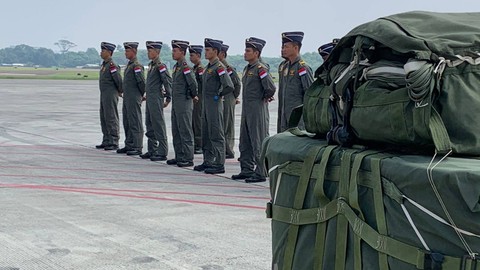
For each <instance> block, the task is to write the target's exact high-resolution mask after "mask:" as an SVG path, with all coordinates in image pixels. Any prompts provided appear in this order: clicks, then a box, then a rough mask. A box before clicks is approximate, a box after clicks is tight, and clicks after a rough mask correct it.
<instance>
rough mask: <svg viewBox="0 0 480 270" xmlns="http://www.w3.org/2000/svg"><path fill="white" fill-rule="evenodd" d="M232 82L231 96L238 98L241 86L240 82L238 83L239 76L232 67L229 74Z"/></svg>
mask: <svg viewBox="0 0 480 270" xmlns="http://www.w3.org/2000/svg"><path fill="white" fill-rule="evenodd" d="M230 78H231V79H232V83H233V96H235V98H238V97H239V96H240V89H241V88H242V84H241V83H240V77H238V73H237V71H236V70H235V69H233V68H232V75H230Z"/></svg>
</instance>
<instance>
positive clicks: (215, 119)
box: [194, 38, 233, 174]
mask: <svg viewBox="0 0 480 270" xmlns="http://www.w3.org/2000/svg"><path fill="white" fill-rule="evenodd" d="M222 43H223V42H222V41H221V40H214V39H208V38H207V39H205V47H206V48H207V47H209V48H215V49H217V50H218V51H220V50H221V45H222ZM202 82H203V83H202V85H203V93H202V99H203V113H202V114H203V116H202V117H203V123H202V133H203V136H202V138H203V164H202V165H199V166H196V167H195V168H194V169H195V170H197V171H202V170H204V171H205V173H211V174H215V173H224V172H225V134H224V128H223V98H222V97H223V96H225V95H227V94H229V93H231V92H232V91H233V83H232V79H230V76H228V74H227V71H226V67H225V66H224V65H223V64H222V63H221V62H220V60H219V59H218V58H216V59H214V60H213V59H212V60H211V62H210V63H208V65H207V67H206V68H205V71H204V73H203V77H202Z"/></svg>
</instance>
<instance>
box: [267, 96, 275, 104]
mask: <svg viewBox="0 0 480 270" xmlns="http://www.w3.org/2000/svg"><path fill="white" fill-rule="evenodd" d="M274 100H275V98H274V97H269V98H266V99H265V103H268V102H272V101H274Z"/></svg>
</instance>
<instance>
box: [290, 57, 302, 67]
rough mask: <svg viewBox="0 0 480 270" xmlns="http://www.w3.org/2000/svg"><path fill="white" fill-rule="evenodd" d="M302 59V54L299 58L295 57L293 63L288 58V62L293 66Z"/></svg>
mask: <svg viewBox="0 0 480 270" xmlns="http://www.w3.org/2000/svg"><path fill="white" fill-rule="evenodd" d="M300 60H302V58H301V57H300V55H299V56H297V58H295V60H293V62H292V63H290V61H289V60H287V62H288V63H289V64H290V65H291V66H293V65H294V64H296V63H297V62H299V61H300Z"/></svg>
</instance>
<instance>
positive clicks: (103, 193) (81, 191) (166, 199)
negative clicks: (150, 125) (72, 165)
mask: <svg viewBox="0 0 480 270" xmlns="http://www.w3.org/2000/svg"><path fill="white" fill-rule="evenodd" d="M9 188H18V189H37V190H52V191H62V192H70V193H83V194H94V195H102V196H113V197H125V198H133V199H148V200H157V201H169V202H183V203H189V204H202V205H215V206H226V207H234V208H246V209H256V210H263V211H264V210H265V207H263V206H253V205H243V204H233V203H217V202H208V201H197V200H184V199H171V198H163V197H152V196H138V195H130V194H121V193H110V192H97V191H87V190H78V189H69V188H51V187H50V188H43V187H33V186H29V187H27V186H18V185H17V186H15V185H13V186H10V187H9Z"/></svg>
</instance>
